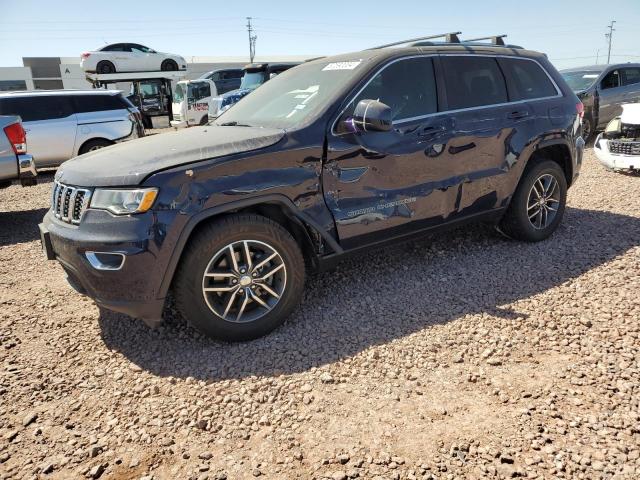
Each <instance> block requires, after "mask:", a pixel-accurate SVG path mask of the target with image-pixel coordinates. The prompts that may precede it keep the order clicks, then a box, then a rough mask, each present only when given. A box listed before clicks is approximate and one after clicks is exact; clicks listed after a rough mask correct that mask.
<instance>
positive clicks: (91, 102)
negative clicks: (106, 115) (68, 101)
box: [73, 95, 127, 113]
mask: <svg viewBox="0 0 640 480" xmlns="http://www.w3.org/2000/svg"><path fill="white" fill-rule="evenodd" d="M73 105H74V109H75V112H76V113H88V112H104V111H107V110H122V109H124V108H126V107H127V105H126V104H125V103H124V102H123V98H122V97H121V96H120V95H74V96H73Z"/></svg>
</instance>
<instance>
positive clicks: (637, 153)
mask: <svg viewBox="0 0 640 480" xmlns="http://www.w3.org/2000/svg"><path fill="white" fill-rule="evenodd" d="M593 150H594V152H595V153H596V157H598V160H600V162H601V163H602V164H603V165H604V166H606V167H607V168H611V169H613V170H622V171H638V172H640V104H638V103H633V104H625V105H622V114H621V115H620V116H619V117H616V118H614V119H613V120H611V121H610V122H609V124H608V125H607V127H606V128H605V130H604V132H603V133H601V134H599V135H598V137H597V138H596V141H595V142H594V145H593Z"/></svg>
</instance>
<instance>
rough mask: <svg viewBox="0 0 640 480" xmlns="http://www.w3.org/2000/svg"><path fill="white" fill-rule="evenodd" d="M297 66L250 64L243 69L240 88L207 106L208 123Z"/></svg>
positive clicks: (292, 64) (294, 64)
mask: <svg viewBox="0 0 640 480" xmlns="http://www.w3.org/2000/svg"><path fill="white" fill-rule="evenodd" d="M296 65H299V64H298V63H250V64H249V65H247V66H246V67H244V68H243V75H242V81H241V82H240V88H238V89H237V90H231V91H229V92H226V93H224V94H222V95H219V96H218V97H216V98H214V99H213V100H211V104H210V105H209V121H211V120H215V119H216V118H218V117H219V116H220V114H221V113H222V112H224V111H226V110H228V109H229V108H231V106H233V105H235V104H236V103H238V102H239V101H240V100H241V99H242V98H244V97H246V96H247V95H249V94H250V93H251V92H252V91H254V90H255V89H256V88H258V87H259V86H260V85H262V84H263V83H264V82H266V81H267V80H269V79H271V78H273V77H275V76H276V75H278V74H279V73H282V72H284V71H285V70H288V69H290V68H291V67H295V66H296Z"/></svg>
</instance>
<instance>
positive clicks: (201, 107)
mask: <svg viewBox="0 0 640 480" xmlns="http://www.w3.org/2000/svg"><path fill="white" fill-rule="evenodd" d="M217 96H218V91H217V90H216V84H215V83H214V82H213V81H212V80H209V79H206V78H198V79H196V80H181V81H179V82H178V83H176V86H175V88H174V89H173V100H172V103H171V113H172V115H173V120H172V121H171V126H173V127H190V126H192V125H206V123H207V122H208V121H209V106H210V105H211V101H212V99H214V98H216V97H217Z"/></svg>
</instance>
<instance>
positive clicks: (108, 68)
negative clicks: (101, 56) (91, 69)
mask: <svg viewBox="0 0 640 480" xmlns="http://www.w3.org/2000/svg"><path fill="white" fill-rule="evenodd" d="M96 71H97V72H98V73H100V74H103V75H105V74H109V73H116V67H115V65H114V64H113V63H111V62H109V61H108V60H102V61H100V62H98V65H97V67H96Z"/></svg>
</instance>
